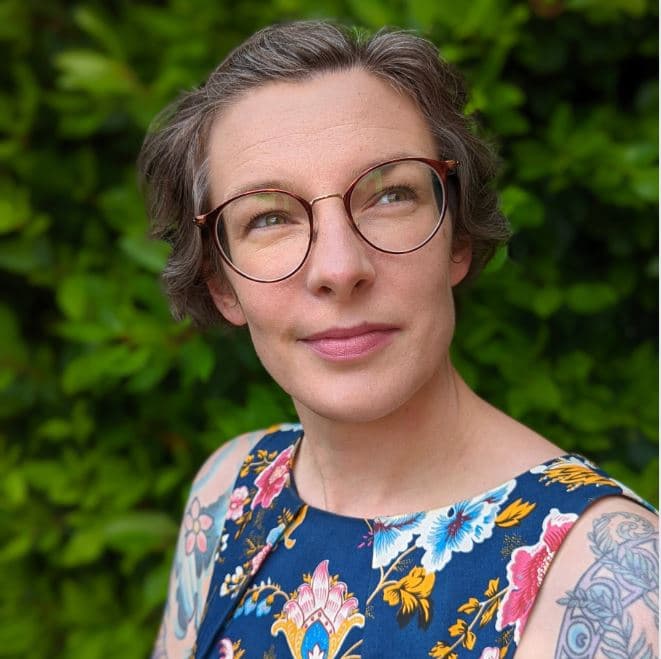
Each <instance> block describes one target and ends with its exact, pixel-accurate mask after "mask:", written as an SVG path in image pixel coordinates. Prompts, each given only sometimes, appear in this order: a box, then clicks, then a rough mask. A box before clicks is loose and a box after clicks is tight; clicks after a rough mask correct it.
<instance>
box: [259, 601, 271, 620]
mask: <svg viewBox="0 0 661 659" xmlns="http://www.w3.org/2000/svg"><path fill="white" fill-rule="evenodd" d="M267 601H268V597H267V598H265V599H263V600H261V601H260V602H259V604H258V605H257V610H256V611H255V615H256V616H257V617H260V616H265V615H266V614H267V613H269V612H270V611H271V604H267Z"/></svg>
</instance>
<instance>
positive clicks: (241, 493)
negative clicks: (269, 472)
mask: <svg viewBox="0 0 661 659" xmlns="http://www.w3.org/2000/svg"><path fill="white" fill-rule="evenodd" d="M247 501H248V488H247V487H246V486H245V485H242V486H241V487H237V488H235V489H234V492H232V494H231V496H230V502H229V505H228V507H227V518H228V519H231V520H233V521H236V520H237V519H239V518H240V517H241V515H243V507H244V506H245V505H246V502H247Z"/></svg>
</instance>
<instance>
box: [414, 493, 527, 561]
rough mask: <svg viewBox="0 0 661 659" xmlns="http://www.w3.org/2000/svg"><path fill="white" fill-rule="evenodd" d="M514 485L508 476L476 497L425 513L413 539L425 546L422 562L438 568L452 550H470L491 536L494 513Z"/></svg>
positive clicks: (449, 557)
mask: <svg viewBox="0 0 661 659" xmlns="http://www.w3.org/2000/svg"><path fill="white" fill-rule="evenodd" d="M515 485H516V481H515V480H511V481H509V482H508V483H505V484H504V485H502V486H500V487H498V488H496V489H494V490H490V491H489V492H487V493H486V494H483V495H480V496H479V497H475V498H473V499H466V500H464V501H460V502H459V503H457V504H455V505H454V506H449V507H445V508H440V509H439V510H436V511H432V512H430V513H428V514H427V515H426V517H425V521H424V523H423V524H422V527H423V528H422V529H421V533H420V537H419V538H418V540H417V542H416V544H417V545H418V546H419V547H422V548H423V549H424V550H425V552H424V554H423V556H422V561H421V562H422V566H423V567H424V568H426V569H427V570H433V571H440V570H442V569H443V568H444V567H445V565H446V564H447V563H448V562H449V561H450V559H451V558H452V554H453V553H454V552H465V553H467V552H470V551H471V550H472V549H473V545H474V544H475V543H478V542H483V541H484V540H486V539H487V538H490V537H491V535H492V533H493V527H494V525H495V521H496V516H497V515H498V512H499V511H500V508H501V506H502V504H503V503H504V502H505V501H506V500H507V497H508V496H509V494H510V492H511V491H512V490H513V489H514V487H515Z"/></svg>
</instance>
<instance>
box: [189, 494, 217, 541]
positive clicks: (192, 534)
mask: <svg viewBox="0 0 661 659" xmlns="http://www.w3.org/2000/svg"><path fill="white" fill-rule="evenodd" d="M212 525H213V517H211V516H210V515H207V514H206V513H203V512H202V511H201V508H200V500H199V499H198V498H197V497H195V498H194V499H193V502H192V503H191V505H190V507H189V508H188V512H187V513H186V515H185V516H184V527H185V528H186V537H185V542H186V554H191V553H192V552H193V549H195V547H197V549H198V551H200V552H201V553H204V552H205V551H206V550H207V544H208V543H207V534H206V532H207V531H208V530H209V529H210V528H211V526H212Z"/></svg>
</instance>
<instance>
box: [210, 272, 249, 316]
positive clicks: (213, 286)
mask: <svg viewBox="0 0 661 659" xmlns="http://www.w3.org/2000/svg"><path fill="white" fill-rule="evenodd" d="M207 288H208V289H209V295H211V299H212V300H213V303H214V304H215V305H216V309H218V311H220V313H221V314H222V316H223V318H225V320H226V321H227V322H229V323H232V325H236V326H237V327H240V326H241V325H245V324H246V322H247V321H246V317H245V315H244V313H243V309H242V308H241V305H240V304H239V298H238V297H237V296H236V293H235V291H234V289H233V288H232V285H231V284H230V283H229V281H228V280H227V279H225V278H224V277H220V276H218V275H215V276H214V277H212V278H211V279H209V280H208V281H207Z"/></svg>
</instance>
